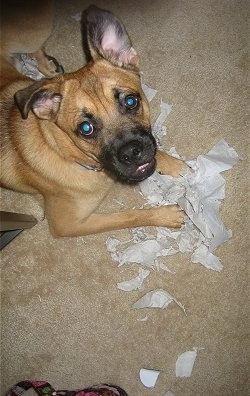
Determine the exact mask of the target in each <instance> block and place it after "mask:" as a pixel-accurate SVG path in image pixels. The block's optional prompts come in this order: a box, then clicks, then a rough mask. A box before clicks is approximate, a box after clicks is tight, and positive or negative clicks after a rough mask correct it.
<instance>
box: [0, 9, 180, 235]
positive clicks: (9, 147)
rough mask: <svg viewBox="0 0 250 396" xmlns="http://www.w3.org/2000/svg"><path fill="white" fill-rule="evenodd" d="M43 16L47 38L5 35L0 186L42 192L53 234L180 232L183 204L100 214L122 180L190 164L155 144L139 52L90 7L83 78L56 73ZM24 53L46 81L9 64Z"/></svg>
mask: <svg viewBox="0 0 250 396" xmlns="http://www.w3.org/2000/svg"><path fill="white" fill-rule="evenodd" d="M24 3H26V1H24ZM28 3H32V2H28ZM42 3H43V5H46V2H45V1H44V2H42ZM48 3H50V2H48ZM44 15H45V16H46V17H45V19H46V21H41V20H40V23H39V24H38V23H36V26H38V27H39V26H40V28H41V27H42V28H41V30H42V31H41V35H39V30H38V32H37V33H36V34H35V35H33V33H32V35H29V32H25V31H23V32H22V34H21V35H20V34H17V35H16V36H15V40H14V39H13V34H10V36H11V37H12V38H11V40H8V35H7V34H5V35H4V37H3V38H2V39H3V40H5V42H4V51H2V52H1V57H0V58H1V81H3V83H2V86H1V99H0V101H1V102H0V103H1V119H2V127H1V134H2V135H1V139H2V142H1V143H2V144H1V185H2V186H3V187H4V188H7V189H12V190H16V191H20V192H23V193H31V194H36V193H39V194H42V196H43V198H44V208H45V215H46V217H47V219H48V223H49V227H50V231H51V233H52V235H54V236H55V237H63V236H81V235H88V234H96V233H101V232H106V231H112V230H117V229H123V228H133V227H139V226H166V227H170V228H179V227H181V225H182V224H183V222H184V219H185V214H184V212H183V211H182V210H181V208H180V207H179V206H178V205H169V206H162V207H156V208H150V209H139V210H129V211H121V212H118V213H112V214H111V213H108V214H97V213H95V211H96V209H97V208H98V207H99V205H100V203H101V202H102V201H103V200H104V198H105V196H106V195H107V194H108V192H109V191H110V189H111V188H112V187H114V184H115V183H119V182H120V183H138V182H140V181H142V180H144V179H146V178H148V177H149V176H150V175H152V174H153V172H155V170H157V171H158V172H161V173H163V174H168V175H171V176H174V177H178V176H180V175H182V173H183V172H184V171H185V169H186V165H185V163H184V162H182V161H181V160H179V159H176V158H174V157H171V156H169V155H167V154H166V153H164V152H161V151H159V150H158V149H157V147H156V141H155V139H154V137H153V135H152V132H151V126H150V111H149V105H148V102H147V99H146V97H145V95H144V93H143V91H142V88H141V81H140V73H139V60H138V55H137V53H136V51H135V49H134V48H133V46H132V44H131V40H130V38H129V36H128V33H127V31H126V29H125V27H124V25H123V24H122V23H121V22H120V21H119V20H118V19H117V18H116V17H115V16H114V15H113V14H112V13H111V12H109V11H107V10H103V9H100V8H97V7H96V6H90V7H89V8H88V9H87V10H86V11H85V12H83V20H84V21H85V25H84V26H85V30H86V38H87V44H88V51H89V55H90V59H89V61H88V62H87V63H86V65H85V66H84V67H82V68H81V69H80V70H77V71H76V72H71V73H62V74H60V73H59V74H58V73H56V72H55V70H54V69H53V67H54V66H53V65H52V66H53V67H52V70H51V64H50V63H49V64H48V60H47V59H46V57H45V53H44V50H43V49H42V45H43V43H41V40H43V41H44V40H46V38H47V37H48V36H49V34H50V30H51V27H50V26H51V24H49V26H48V17H47V14H44V13H42V12H39V15H38V14H36V17H37V18H38V17H39V18H42V19H44ZM35 19H36V18H35ZM35 19H34V21H35ZM49 19H50V20H51V18H49ZM43 22H44V24H43ZM17 26H18V23H16V27H17ZM24 26H25V25H24ZM16 27H15V29H14V30H15V33H18V32H16ZM7 32H9V33H13V30H11V28H9V29H7ZM26 33H27V35H29V42H30V41H32V40H33V37H34V36H35V39H34V41H35V42H32V43H30V44H29V48H28V49H27V48H25V47H24V46H23V43H18V45H17V44H16V43H17V42H18V40H21V39H22V38H25V37H26ZM24 42H25V40H24ZM27 42H28V41H27V40H26V43H27ZM35 46H36V47H35ZM21 51H22V52H29V53H32V54H35V56H37V54H38V57H37V64H38V68H39V70H41V71H42V72H43V73H44V75H45V77H47V78H43V79H42V80H41V81H36V82H34V81H32V80H31V79H29V78H27V77H25V76H23V75H21V74H20V73H18V72H17V71H16V70H15V69H14V67H13V64H11V61H10V59H11V57H12V58H13V54H14V53H15V52H21Z"/></svg>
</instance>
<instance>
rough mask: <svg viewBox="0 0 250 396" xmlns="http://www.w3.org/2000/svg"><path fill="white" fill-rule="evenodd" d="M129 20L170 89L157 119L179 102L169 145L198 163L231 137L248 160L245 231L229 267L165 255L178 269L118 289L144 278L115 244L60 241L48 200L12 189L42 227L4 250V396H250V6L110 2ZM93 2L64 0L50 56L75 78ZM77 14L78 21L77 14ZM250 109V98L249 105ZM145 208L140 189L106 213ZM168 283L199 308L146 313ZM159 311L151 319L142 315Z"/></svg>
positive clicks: (242, 171)
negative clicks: (36, 387) (110, 394)
mask: <svg viewBox="0 0 250 396" xmlns="http://www.w3.org/2000/svg"><path fill="white" fill-rule="evenodd" d="M95 4H96V5H98V6H100V7H103V8H107V9H109V10H111V11H112V12H114V13H115V14H116V15H117V16H118V17H119V18H120V19H121V20H122V21H123V22H124V24H125V26H126V28H127V30H128V32H129V34H130V36H131V39H132V42H133V45H134V47H135V48H136V50H137V52H138V53H139V55H140V65H141V71H142V72H143V81H144V82H145V83H146V84H148V85H149V86H151V87H152V88H154V89H156V90H157V95H156V96H155V98H154V99H153V101H152V102H151V116H152V123H153V122H154V121H155V119H156V118H157V116H158V113H159V105H160V102H161V100H163V101H165V102H168V103H170V104H172V105H173V110H172V112H171V114H170V116H169V117H168V118H167V121H166V125H167V130H168V134H167V136H166V137H165V138H164V146H165V147H166V148H170V147H172V146H175V147H176V149H177V151H178V152H179V153H180V154H182V155H184V156H185V157H186V158H187V159H192V158H196V157H197V156H198V155H199V154H203V153H206V152H207V151H209V150H210V149H211V148H212V147H213V146H214V145H215V144H216V143H217V142H218V141H219V140H221V139H222V138H224V139H225V140H226V141H227V142H228V144H229V145H230V146H232V147H233V148H234V149H235V150H236V151H237V153H238V154H239V155H240V157H241V158H243V159H244V160H242V161H240V162H239V163H238V164H237V165H236V166H235V167H234V168H233V169H232V170H229V171H228V172H225V173H224V174H223V176H224V177H225V179H226V199H225V200H224V202H223V203H222V205H221V216H222V219H223V221H224V223H225V225H226V227H227V228H229V229H232V232H233V237H232V239H230V240H229V241H228V242H226V243H224V244H223V245H222V246H221V247H220V248H219V249H217V251H216V255H217V256H218V257H219V258H220V259H221V262H222V263H223V265H224V268H223V270H222V271H221V272H215V271H211V270H207V269H205V268H204V267H202V266H201V265H199V264H193V263H191V260H190V255H189V254H182V253H179V254H177V255H175V256H173V257H171V258H166V259H165V264H166V265H168V266H169V267H170V268H172V269H174V270H175V271H176V274H174V275H173V274H171V273H167V272H157V271H156V272H153V273H152V272H151V274H150V276H149V277H148V278H147V279H146V280H145V282H144V289H143V290H142V291H134V292H130V293H126V292H123V291H121V290H118V289H117V286H116V284H117V282H121V281H123V280H126V279H129V278H132V277H133V276H136V275H137V273H138V270H137V267H136V266H130V267H127V268H126V269H125V268H122V269H121V268H118V267H117V264H116V263H115V262H113V261H112V259H111V257H110V254H109V253H108V252H107V249H106V245H105V242H106V240H107V237H108V236H110V235H114V236H116V237H117V238H119V239H121V240H122V239H124V240H126V239H129V237H130V233H129V231H128V230H126V231H124V230H123V231H116V232H113V233H105V234H101V235H96V236H89V237H78V238H62V239H54V238H53V237H52V236H51V235H50V233H49V229H48V224H47V220H46V218H44V212H43V209H42V200H41V198H39V197H34V196H28V195H23V194H19V193H14V192H10V191H6V190H2V191H1V201H2V209H3V210H7V211H16V212H21V213H27V214H32V215H34V216H35V217H36V218H37V219H38V224H37V225H36V226H35V227H34V228H32V229H31V230H27V231H24V232H23V233H21V234H20V235H19V236H18V237H17V238H16V239H15V240H14V241H13V242H11V243H10V244H9V245H8V246H7V247H6V248H4V249H3V251H2V254H1V283H2V299H1V302H2V307H1V314H2V322H1V323H2V324H1V326H2V347H1V348H2V350H1V356H2V368H1V389H2V390H1V393H2V394H3V393H4V392H5V391H6V390H7V389H8V388H9V387H10V386H11V385H13V384H14V383H15V382H17V381H19V380H23V379H33V380H34V379H37V380H38V379H43V380H47V381H48V382H50V383H51V384H52V385H53V386H54V388H57V389H60V388H61V389H63V388H68V389H77V388H83V387H87V386H88V385H91V384H94V383H99V382H111V383H115V384H118V385H120V386H121V387H124V388H125V389H126V390H127V392H128V394H129V395H130V396H149V395H153V396H163V395H164V393H165V392H166V391H168V390H171V391H172V392H173V393H174V394H175V395H176V396H194V395H195V396H200V395H205V396H215V395H218V396H229V395H235V396H236V395H237V396H238V395H241V396H244V395H247V394H249V393H248V392H249V388H248V387H247V377H248V375H247V374H248V373H247V371H248V368H247V346H249V342H248V341H247V340H248V339H247V332H248V329H249V299H248V296H247V290H248V289H247V288H248V287H249V285H248V280H249V278H248V275H249V273H248V268H247V258H248V255H249V250H248V248H249V246H248V230H249V222H248V203H247V185H248V180H249V172H248V171H249V168H248V166H247V161H246V157H247V140H248V137H249V134H248V126H247V116H246V115H247V100H248V99H247V89H246V77H247V70H248V63H247V45H248V43H247V39H248V34H247V33H248V32H247V14H248V11H249V3H248V2H247V0H240V1H236V0H220V1H212V0H208V1H204V0H191V1H178V0H169V1H160V0H156V1H144V0H137V1H136V2H135V1H132V0H127V1H111V0H106V1H104V0H103V1H101V0H100V1H96V2H95ZM88 5H89V2H88V1H84V0H83V1H80V0H72V1H58V2H57V3H56V15H55V20H54V28H53V32H52V35H51V37H50V38H49V40H48V42H47V43H46V50H47V52H48V53H49V54H51V55H53V56H54V57H55V58H57V59H58V61H59V62H60V63H61V64H63V65H64V68H65V71H73V70H76V69H78V68H80V67H81V66H82V65H83V64H84V63H85V59H84V55H83V53H82V49H81V35H80V24H79V22H78V21H77V20H76V19H77V16H78V13H80V12H81V10H82V9H84V8H86V7H87V6H88ZM72 16H75V19H74V18H73V17H72ZM248 105H249V103H248ZM114 198H115V199H117V200H118V201H123V202H124V203H125V208H132V207H140V206H141V204H142V202H143V199H142V197H141V196H140V194H139V190H138V187H124V186H117V187H115V189H114V191H112V192H111V193H110V195H109V197H107V199H106V200H105V202H104V203H103V206H102V208H100V210H101V211H106V212H111V211H113V210H117V203H115V201H114V200H113V199H114ZM156 288H163V289H165V290H167V291H168V292H169V293H171V294H173V295H174V296H175V297H176V298H177V299H178V300H179V301H181V303H182V304H183V305H184V306H185V308H186V311H187V315H185V314H184V313H183V311H182V310H181V309H180V308H179V307H178V306H177V305H176V304H170V306H169V307H168V308H167V309H164V310H157V309H155V310H154V309H152V310H149V309H148V310H147V309H144V310H143V311H136V310H133V309H132V305H133V303H134V302H135V301H137V300H138V299H139V298H140V297H141V296H142V295H143V294H145V293H146V292H147V291H150V290H152V289H156ZM146 315H148V320H146V321H140V320H139V319H142V318H144V317H145V316H146ZM193 347H197V348H204V349H201V350H199V351H198V355H197V359H196V361H195V365H194V369H193V372H192V375H191V377H190V378H176V376H175V362H176V359H177V357H178V355H180V354H181V353H183V352H185V351H188V350H192V348H193ZM142 367H144V368H148V369H155V370H159V371H160V375H159V377H158V380H157V383H156V386H155V388H154V389H147V388H145V387H144V386H143V385H142V384H141V382H140V380H139V370H140V368H142Z"/></svg>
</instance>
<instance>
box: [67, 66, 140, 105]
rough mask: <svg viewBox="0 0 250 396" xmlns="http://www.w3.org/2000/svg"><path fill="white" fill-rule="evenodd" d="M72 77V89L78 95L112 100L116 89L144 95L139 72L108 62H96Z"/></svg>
mask: <svg viewBox="0 0 250 396" xmlns="http://www.w3.org/2000/svg"><path fill="white" fill-rule="evenodd" d="M71 77H73V79H72V78H70V81H71V89H72V91H73V93H74V94H75V95H77V96H79V95H83V96H88V97H89V98H91V99H92V100H94V98H100V97H102V96H105V97H106V98H107V99H110V100H112V99H113V95H114V94H115V92H116V91H122V92H124V93H126V92H127V93H128V94H129V93H137V94H139V95H140V96H141V97H144V94H143V91H142V88H141V81H140V76H139V74H137V73H135V72H133V71H130V70H125V69H122V68H119V67H114V66H112V65H110V64H109V63H108V62H96V63H94V64H92V65H90V66H87V67H85V68H83V69H82V70H79V71H78V72H77V73H75V74H74V75H71ZM74 80H75V81H74ZM91 99H90V100H91Z"/></svg>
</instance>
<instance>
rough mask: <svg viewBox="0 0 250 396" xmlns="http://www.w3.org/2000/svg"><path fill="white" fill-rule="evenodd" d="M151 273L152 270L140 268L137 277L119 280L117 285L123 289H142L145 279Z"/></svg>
mask: <svg viewBox="0 0 250 396" xmlns="http://www.w3.org/2000/svg"><path fill="white" fill-rule="evenodd" d="M149 274H150V271H148V270H144V269H143V268H139V274H138V276H137V277H136V278H133V279H130V280H127V281H124V282H119V283H117V287H118V289H120V290H123V291H132V290H138V289H141V287H142V284H143V281H144V279H146V278H147V277H148V276H149Z"/></svg>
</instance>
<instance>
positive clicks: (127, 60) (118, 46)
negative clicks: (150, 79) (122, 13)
mask: <svg viewBox="0 0 250 396" xmlns="http://www.w3.org/2000/svg"><path fill="white" fill-rule="evenodd" d="M82 34H83V40H84V36H85V37H86V38H87V42H88V49H89V51H90V56H91V58H92V59H93V60H94V61H95V60H98V59H100V58H104V59H106V60H108V61H109V62H111V63H112V64H113V65H115V66H119V67H124V68H128V69H134V70H138V64H139V59H138V56H137V53H136V51H135V49H134V48H133V46H132V43H131V40H130V38H129V36H128V34H127V32H126V29H125V27H124V26H123V24H122V23H121V22H120V21H119V20H118V19H117V18H116V17H115V16H114V15H113V14H112V13H111V12H109V11H106V10H102V9H101V8H98V7H96V6H94V5H92V6H90V7H89V8H88V9H87V10H85V11H84V12H83V14H82ZM85 44H86V43H85Z"/></svg>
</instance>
